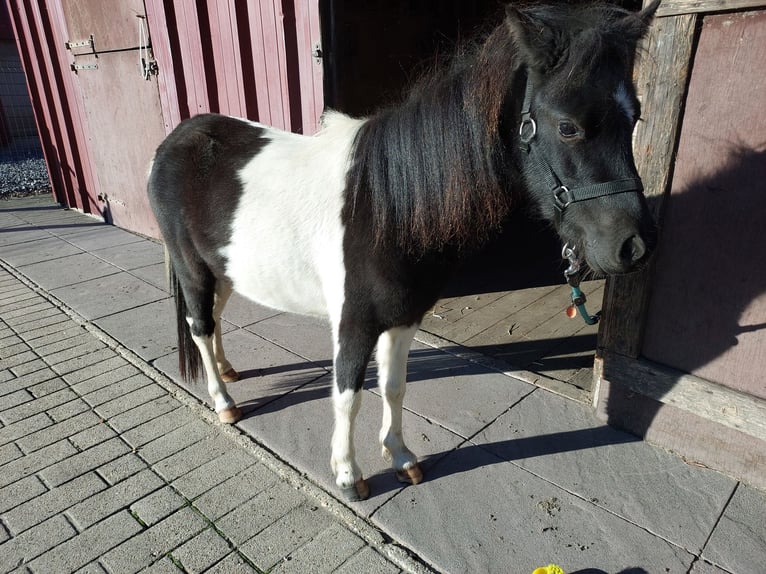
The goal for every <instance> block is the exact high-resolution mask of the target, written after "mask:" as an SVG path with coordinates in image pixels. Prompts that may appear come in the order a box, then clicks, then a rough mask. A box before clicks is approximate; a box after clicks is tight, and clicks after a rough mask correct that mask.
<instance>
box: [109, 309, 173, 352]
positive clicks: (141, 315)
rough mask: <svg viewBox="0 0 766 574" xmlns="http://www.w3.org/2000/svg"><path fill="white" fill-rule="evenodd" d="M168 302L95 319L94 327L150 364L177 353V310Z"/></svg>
mask: <svg viewBox="0 0 766 574" xmlns="http://www.w3.org/2000/svg"><path fill="white" fill-rule="evenodd" d="M175 309H176V308H175V303H174V302H173V299H171V298H169V297H168V298H164V299H160V300H159V301H155V302H153V303H148V304H146V305H142V306H140V307H138V308H136V309H130V310H128V311H123V312H122V313H114V314H113V315H109V316H107V317H103V318H101V319H97V320H96V321H95V323H96V325H98V326H99V327H101V328H102V329H103V330H104V331H105V332H107V333H109V334H110V335H111V336H112V337H115V338H118V339H119V340H120V342H121V343H122V344H123V345H126V346H127V347H128V348H130V349H131V350H133V351H134V352H135V353H137V354H138V356H139V357H141V358H142V359H144V360H145V361H150V362H151V361H153V360H154V359H157V358H159V357H162V356H165V355H168V354H170V353H172V352H173V351H175V350H176V349H177V341H176V338H177V337H176V329H175V321H176V310H175Z"/></svg>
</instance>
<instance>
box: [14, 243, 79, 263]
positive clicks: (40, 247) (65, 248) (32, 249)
mask: <svg viewBox="0 0 766 574" xmlns="http://www.w3.org/2000/svg"><path fill="white" fill-rule="evenodd" d="M78 253H84V251H83V250H82V249H80V248H79V247H76V246H74V245H72V244H71V243H66V242H65V241H62V240H61V239H59V238H58V237H45V238H43V239H40V240H38V241H29V242H26V243H17V244H14V245H6V246H5V247H3V259H4V260H5V261H7V262H8V263H10V264H11V265H13V266H15V267H21V266H24V265H32V264H34V263H40V262H43V261H50V260H52V259H60V258H61V257H66V256H68V255H76V254H78Z"/></svg>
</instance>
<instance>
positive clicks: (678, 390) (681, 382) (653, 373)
mask: <svg viewBox="0 0 766 574" xmlns="http://www.w3.org/2000/svg"><path fill="white" fill-rule="evenodd" d="M602 368H603V373H602V376H603V378H604V379H605V380H607V381H616V382H619V384H620V385H621V386H623V387H624V388H626V389H628V390H630V391H632V392H635V393H637V394H639V395H643V396H645V397H649V398H651V399H654V400H656V401H659V402H660V403H662V404H666V405H672V406H674V407H676V408H678V409H681V410H683V411H687V412H690V413H693V414H695V415H697V416H700V417H703V418H705V419H707V420H710V421H713V422H715V423H718V424H722V425H724V426H727V427H729V428H732V429H736V430H738V431H740V432H743V433H745V434H747V435H749V436H752V437H755V438H757V439H759V440H762V441H766V400H764V399H760V398H758V397H755V396H753V395H747V394H745V393H741V392H739V391H735V390H733V389H730V388H728V387H724V386H722V385H717V384H715V383H711V382H709V381H706V380H705V379H701V378H700V377H695V376H694V375H688V374H685V373H682V372H681V371H676V370H675V369H671V368H669V367H665V366H663V365H660V364H658V363H653V362H650V361H647V360H645V359H639V360H635V359H630V358H627V357H623V356H621V355H614V354H607V355H606V356H605V357H604V361H603V365H602Z"/></svg>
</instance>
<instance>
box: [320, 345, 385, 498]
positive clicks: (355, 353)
mask: <svg viewBox="0 0 766 574" xmlns="http://www.w3.org/2000/svg"><path fill="white" fill-rule="evenodd" d="M336 341H338V339H337V337H336ZM374 346H375V337H372V336H370V337H365V336H364V335H362V336H358V334H357V333H353V332H352V333H351V334H350V336H348V337H344V340H341V341H338V342H337V343H336V351H335V361H334V384H333V393H332V400H333V408H334V411H335V413H334V414H335V429H334V430H333V434H332V457H331V459H330V464H331V465H332V471H333V473H334V474H335V483H336V484H337V485H338V488H340V490H341V492H342V493H343V495H344V496H345V497H346V498H347V499H348V500H350V501H352V502H356V501H359V500H365V499H366V498H367V497H368V496H369V495H370V488H369V486H368V485H367V481H365V480H364V478H363V477H362V471H361V470H360V469H359V466H358V465H357V463H356V454H355V451H354V422H355V420H356V415H357V413H358V412H359V407H360V406H361V402H362V395H361V390H362V385H363V384H364V374H365V371H366V370H367V363H368V362H369V360H370V355H371V354H372V349H373V347H374Z"/></svg>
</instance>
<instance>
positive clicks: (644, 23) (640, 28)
mask: <svg viewBox="0 0 766 574" xmlns="http://www.w3.org/2000/svg"><path fill="white" fill-rule="evenodd" d="M659 7H660V0H654V2H652V3H651V4H649V5H648V6H647V7H646V8H644V9H643V10H641V11H640V12H637V13H635V14H631V15H629V16H626V17H625V18H623V19H622V22H621V23H620V24H621V25H620V26H619V28H620V30H619V32H620V33H621V34H623V35H624V36H625V37H626V38H629V39H632V40H634V41H636V42H637V41H638V40H640V39H641V38H643V37H644V36H645V35H646V32H647V30H649V26H650V25H651V23H652V20H653V19H654V14H655V12H657V8H659Z"/></svg>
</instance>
